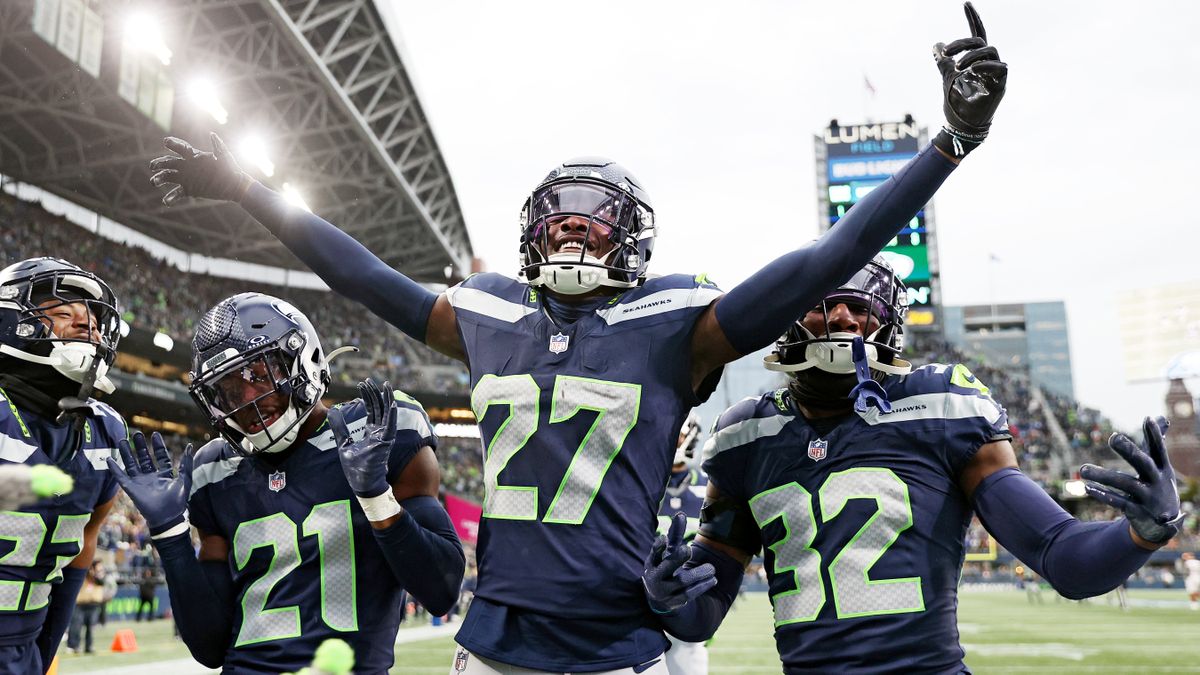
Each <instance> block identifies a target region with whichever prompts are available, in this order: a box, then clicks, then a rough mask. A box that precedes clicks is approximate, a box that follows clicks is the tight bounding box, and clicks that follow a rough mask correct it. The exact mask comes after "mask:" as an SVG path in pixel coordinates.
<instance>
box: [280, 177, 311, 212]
mask: <svg viewBox="0 0 1200 675" xmlns="http://www.w3.org/2000/svg"><path fill="white" fill-rule="evenodd" d="M283 198H284V199H286V200H287V201H288V203H289V204H291V205H293V206H299V207H300V208H302V209H304V210H305V211H308V212H309V213H312V209H310V208H308V202H305V201H304V197H301V196H300V191H299V190H297V189H296V187H295V186H294V185H292V184H291V183H284V184H283Z"/></svg>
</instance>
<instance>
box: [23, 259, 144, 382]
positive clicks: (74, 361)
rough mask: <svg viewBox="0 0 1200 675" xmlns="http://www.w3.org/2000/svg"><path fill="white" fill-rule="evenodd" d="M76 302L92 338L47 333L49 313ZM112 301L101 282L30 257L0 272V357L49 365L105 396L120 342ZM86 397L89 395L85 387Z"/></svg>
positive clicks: (66, 266) (72, 268) (67, 266)
mask: <svg viewBox="0 0 1200 675" xmlns="http://www.w3.org/2000/svg"><path fill="white" fill-rule="evenodd" d="M71 304H82V305H83V306H84V308H85V309H86V310H87V313H88V316H87V321H88V322H89V323H90V324H91V325H92V326H94V327H95V330H96V334H98V335H99V337H98V339H97V338H93V337H92V336H88V337H86V338H68V337H62V336H59V335H55V334H54V332H53V331H52V330H51V328H50V326H51V325H52V320H51V317H50V313H51V312H53V310H54V309H55V308H58V307H62V306H63V305H71ZM120 326H121V319H120V313H119V311H118V309H117V297H116V295H115V294H114V293H113V291H112V288H110V287H109V285H108V284H107V283H105V282H104V280H103V279H101V278H100V277H98V276H96V275H95V274H92V273H91V272H87V271H84V270H82V269H80V268H79V267H77V266H75V265H72V264H71V263H69V262H67V261H65V260H60V259H58V258H30V259H28V260H22V261H21V262H18V263H14V264H12V265H9V266H8V267H6V268H4V269H3V270H0V354H3V355H4V356H7V357H11V358H16V359H20V360H22V361H30V362H32V363H40V364H43V365H46V366H49V367H51V368H53V369H55V370H57V371H58V372H59V373H61V374H62V375H64V376H65V377H67V378H68V379H70V380H73V381H75V382H80V383H85V381H87V380H88V378H89V377H90V378H92V386H93V387H95V388H96V389H99V390H100V391H102V392H104V393H106V394H111V393H112V392H113V390H114V387H113V383H112V381H110V380H109V379H108V377H107V373H108V369H109V368H110V367H111V366H112V363H113V360H114V359H115V358H116V353H117V351H116V350H117V342H119V341H120V339H121V332H120ZM88 389H89V391H88V392H87V395H90V387H88Z"/></svg>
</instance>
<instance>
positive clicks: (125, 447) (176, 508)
mask: <svg viewBox="0 0 1200 675" xmlns="http://www.w3.org/2000/svg"><path fill="white" fill-rule="evenodd" d="M151 442H152V443H153V444H154V452H153V453H151V451H150V448H148V447H146V437H145V436H144V435H143V434H142V432H140V431H139V432H137V433H135V434H134V435H133V451H132V452H130V449H129V439H127V438H122V439H121V440H120V441H119V442H118V443H117V449H118V451H119V452H120V453H121V461H122V462H124V463H125V468H123V469H122V468H121V465H119V464H117V463H116V462H115V461H113V459H112V458H111V457H109V458H106V459H105V462H107V463H108V470H109V471H111V472H112V474H113V477H115V478H116V479H117V483H118V484H119V485H120V486H121V489H122V490H124V491H125V494H127V495H129V498H130V499H132V500H133V505H134V506H136V507H137V510H138V511H139V512H140V513H141V514H142V517H143V518H145V519H146V525H147V526H148V527H149V528H150V536H151V537H153V536H154V535H158V534H162V533H163V532H166V531H167V530H170V529H171V528H173V527H175V526H176V525H179V524H180V523H186V522H187V501H188V496H189V495H190V494H191V491H192V462H193V460H194V457H193V454H192V446H191V444H190V443H189V444H188V446H187V449H185V450H184V451H183V459H182V460H180V462H179V475H178V476H176V475H175V474H174V472H173V471H172V470H171V453H169V452H167V446H166V444H165V443H163V439H162V436H160V435H158V432H155V433H154V435H153V436H152V437H151ZM156 464H157V466H155V465H156Z"/></svg>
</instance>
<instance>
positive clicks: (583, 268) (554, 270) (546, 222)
mask: <svg viewBox="0 0 1200 675" xmlns="http://www.w3.org/2000/svg"><path fill="white" fill-rule="evenodd" d="M572 216H575V217H577V218H580V219H585V220H586V222H587V229H586V231H585V232H584V233H583V234H584V242H588V241H590V240H591V234H592V233H593V232H596V233H598V234H600V235H601V238H602V239H603V240H606V241H608V242H609V243H610V244H611V245H612V248H611V250H609V251H608V252H606V253H601V255H602V257H601V258H598V257H596V256H595V255H593V253H596V252H595V251H592V250H589V249H590V248H591V247H590V246H589V245H586V244H585V245H581V246H578V248H576V247H574V246H572V247H571V248H572V250H567V251H563V250H559V251H551V250H550V242H549V241H548V239H549V232H550V227H551V225H554V224H555V223H557V222H558V221H560V220H562V219H565V218H570V217H572ZM654 234H655V230H654V208H653V207H652V206H651V205H650V196H649V195H648V194H646V191H645V189H644V188H642V185H641V183H640V182H639V181H638V180H637V179H636V178H635V177H634V176H633V174H631V173H629V171H628V170H626V169H625V168H624V167H622V166H621V165H620V164H617V163H616V162H614V161H612V160H610V159H605V158H603V157H580V158H576V159H572V160H568V161H566V162H563V163H562V164H561V165H559V166H558V167H556V168H555V169H554V170H553V171H551V172H550V173H549V174H548V175H547V176H546V178H545V179H544V180H542V182H541V183H540V184H539V185H538V186H537V187H536V188H534V190H533V193H532V194H531V195H530V196H529V198H528V199H526V200H525V204H524V206H523V207H522V208H521V275H522V276H523V277H524V278H525V280H526V281H528V283H529V284H530V285H531V286H545V287H546V288H548V289H550V290H553V291H557V292H559V293H564V294H567V295H576V294H579V293H586V292H588V291H591V290H594V289H596V288H598V287H600V286H609V287H613V288H632V287H634V286H636V285H638V283H640V281H641V280H642V279H644V278H645V276H646V263H647V262H649V261H650V254H651V252H652V251H653V250H654Z"/></svg>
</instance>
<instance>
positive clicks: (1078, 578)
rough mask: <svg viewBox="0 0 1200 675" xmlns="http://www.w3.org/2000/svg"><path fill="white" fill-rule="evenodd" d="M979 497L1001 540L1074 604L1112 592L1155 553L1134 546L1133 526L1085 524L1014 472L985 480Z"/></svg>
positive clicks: (982, 515) (982, 516)
mask: <svg viewBox="0 0 1200 675" xmlns="http://www.w3.org/2000/svg"><path fill="white" fill-rule="evenodd" d="M973 498H974V502H975V512H976V513H977V514H979V520H981V521H982V522H983V526H984V527H985V528H987V531H988V532H990V533H991V535H992V536H994V537H995V538H996V541H998V542H1000V545H1001V546H1003V547H1004V548H1006V549H1008V550H1009V552H1011V553H1012V554H1013V555H1015V556H1017V558H1019V559H1020V560H1021V562H1023V563H1025V564H1026V565H1029V566H1030V567H1031V568H1033V570H1034V571H1035V572H1037V573H1038V574H1040V575H1042V577H1044V578H1045V579H1046V581H1048V582H1050V585H1051V586H1053V587H1054V590H1056V591H1058V592H1059V593H1060V594H1061V595H1063V596H1064V597H1067V598H1071V599H1072V600H1079V599H1082V598H1090V597H1092V596H1095V595H1100V594H1101V593H1107V592H1108V591H1111V590H1112V589H1114V588H1116V587H1117V586H1119V585H1121V583H1122V582H1123V581H1125V580H1126V579H1128V578H1129V575H1131V574H1133V573H1134V572H1136V571H1137V570H1138V569H1139V568H1140V567H1141V566H1142V565H1144V564H1145V563H1146V561H1147V560H1149V559H1150V554H1151V553H1152V551H1149V550H1146V549H1144V548H1142V547H1141V546H1138V545H1137V544H1136V543H1134V541H1133V537H1132V535H1130V533H1129V521H1127V520H1125V519H1124V518H1122V519H1120V520H1113V521H1106V522H1097V523H1081V522H1079V521H1078V520H1075V519H1074V518H1072V517H1071V515H1070V514H1069V513H1067V512H1066V511H1064V510H1063V509H1062V507H1060V506H1059V505H1058V504H1056V503H1055V502H1054V500H1053V499H1051V498H1050V496H1049V495H1047V494H1046V493H1045V491H1043V490H1042V489H1041V488H1040V487H1038V485H1037V483H1034V482H1033V481H1032V480H1030V479H1029V477H1028V476H1026V475H1025V474H1023V473H1021V472H1020V471H1019V470H1017V469H1014V468H1007V469H1001V470H999V471H997V472H995V473H993V474H992V475H990V476H988V477H987V478H984V479H983V481H982V482H981V483H980V484H979V487H977V488H975V494H974V496H973Z"/></svg>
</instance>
